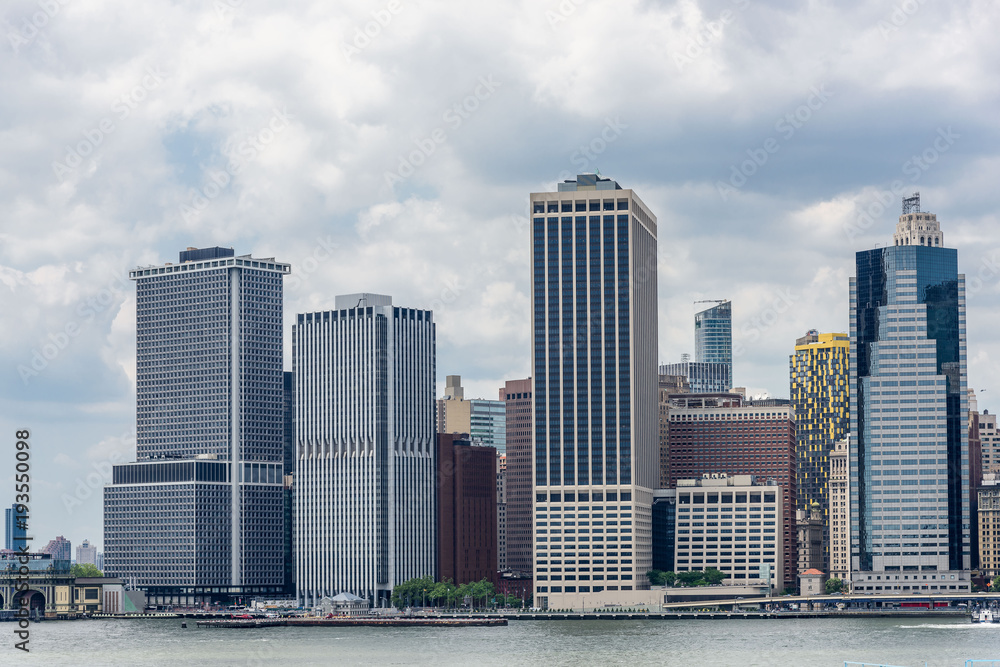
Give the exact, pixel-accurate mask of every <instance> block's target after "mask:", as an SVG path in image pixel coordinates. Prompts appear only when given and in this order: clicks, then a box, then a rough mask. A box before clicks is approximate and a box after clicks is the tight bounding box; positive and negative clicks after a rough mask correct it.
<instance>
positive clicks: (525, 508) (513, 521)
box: [500, 378, 535, 592]
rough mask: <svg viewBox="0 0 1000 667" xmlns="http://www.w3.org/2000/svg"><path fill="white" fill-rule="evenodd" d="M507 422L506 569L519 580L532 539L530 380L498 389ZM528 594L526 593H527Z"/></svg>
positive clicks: (528, 566)
mask: <svg viewBox="0 0 1000 667" xmlns="http://www.w3.org/2000/svg"><path fill="white" fill-rule="evenodd" d="M500 400H501V401H503V402H504V406H505V409H504V414H505V415H506V420H507V433H506V437H507V455H506V459H507V471H506V473H505V475H504V491H505V493H504V499H505V501H506V513H507V522H506V524H507V525H506V531H505V534H506V543H507V554H506V562H507V566H506V569H508V570H510V571H511V572H513V573H515V574H517V575H519V576H529V577H530V576H531V571H532V566H533V565H532V564H533V562H534V558H533V554H534V547H535V541H534V539H535V536H534V530H533V528H532V525H533V524H532V516H533V514H532V512H533V510H532V506H533V501H534V484H533V479H532V475H531V470H532V465H533V463H534V459H533V458H532V447H531V441H532V437H533V436H532V431H531V415H532V398H531V378H524V379H522V380H507V381H506V382H505V383H504V386H503V387H501V388H500ZM529 592H530V591H529Z"/></svg>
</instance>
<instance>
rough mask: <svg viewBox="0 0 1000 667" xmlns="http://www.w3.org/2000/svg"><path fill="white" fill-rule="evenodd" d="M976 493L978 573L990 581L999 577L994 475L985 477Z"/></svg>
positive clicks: (999, 492) (999, 499)
mask: <svg viewBox="0 0 1000 667" xmlns="http://www.w3.org/2000/svg"><path fill="white" fill-rule="evenodd" d="M976 493H977V495H978V496H979V498H978V500H979V513H978V516H977V517H976V532H977V533H979V568H980V569H979V571H980V574H982V576H983V577H985V578H986V579H987V580H991V579H993V578H994V577H996V576H1000V484H998V480H997V477H996V475H994V474H992V473H991V474H988V475H986V479H985V480H983V483H982V485H981V486H980V487H979V488H978V489H976ZM994 592H995V591H994Z"/></svg>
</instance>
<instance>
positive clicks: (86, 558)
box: [76, 540, 97, 567]
mask: <svg viewBox="0 0 1000 667" xmlns="http://www.w3.org/2000/svg"><path fill="white" fill-rule="evenodd" d="M76 564H77V565H84V564H90V565H93V566H94V567H97V547H95V546H92V545H91V544H90V540H84V541H83V544H81V545H80V546H78V547H77V548H76Z"/></svg>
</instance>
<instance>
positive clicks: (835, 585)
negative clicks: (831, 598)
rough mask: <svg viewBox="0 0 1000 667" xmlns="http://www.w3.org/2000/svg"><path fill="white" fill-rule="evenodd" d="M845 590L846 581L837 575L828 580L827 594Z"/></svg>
mask: <svg viewBox="0 0 1000 667" xmlns="http://www.w3.org/2000/svg"><path fill="white" fill-rule="evenodd" d="M843 590H844V582H843V581H842V580H840V579H838V578H836V577H834V578H833V579H827V580H826V594H827V595H833V594H834V593H840V592H842V591H843Z"/></svg>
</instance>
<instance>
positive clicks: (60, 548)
mask: <svg viewBox="0 0 1000 667" xmlns="http://www.w3.org/2000/svg"><path fill="white" fill-rule="evenodd" d="M42 553H43V554H51V556H52V558H54V559H58V560H71V559H72V558H73V545H72V544H70V541H69V540H67V539H66V538H65V537H63V536H62V535H60V536H59V537H57V538H56V539H54V540H49V543H48V544H46V545H45V547H44V548H43V549H42Z"/></svg>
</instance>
